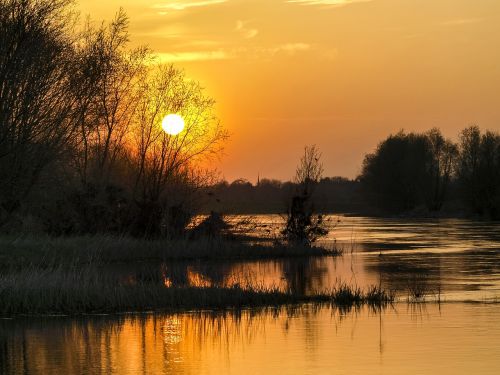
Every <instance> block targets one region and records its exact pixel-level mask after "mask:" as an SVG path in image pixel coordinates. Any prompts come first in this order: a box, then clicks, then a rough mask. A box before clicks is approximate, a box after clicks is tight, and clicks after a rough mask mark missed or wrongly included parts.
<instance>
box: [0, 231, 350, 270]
mask: <svg viewBox="0 0 500 375" xmlns="http://www.w3.org/2000/svg"><path fill="white" fill-rule="evenodd" d="M341 254H342V251H341V250H339V249H336V248H331V249H329V248H325V247H316V246H312V247H310V246H301V245H294V246H292V245H288V244H287V245H284V244H281V243H274V244H261V243H255V244H246V243H242V242H240V241H230V240H223V239H212V238H200V239H197V240H192V239H190V240H183V239H178V240H150V241H145V240H142V239H134V238H130V237H113V236H83V237H72V238H66V237H59V238H50V237H46V238H40V237H36V238H30V237H24V238H17V237H11V238H9V237H3V238H1V239H0V273H1V272H2V271H4V270H5V269H8V268H15V269H20V268H28V267H29V266H30V265H36V266H40V267H49V266H52V265H53V264H60V265H74V264H78V265H85V264H90V263H95V262H98V263H104V264H109V263H117V262H118V263H137V262H142V261H157V262H161V261H172V260H179V261H181V260H207V259H210V260H248V259H266V258H282V257H294V256H295V257H304V256H337V255H341Z"/></svg>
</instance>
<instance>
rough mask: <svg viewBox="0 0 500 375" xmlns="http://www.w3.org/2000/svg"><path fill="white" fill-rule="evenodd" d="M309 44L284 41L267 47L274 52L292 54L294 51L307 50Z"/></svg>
mask: <svg viewBox="0 0 500 375" xmlns="http://www.w3.org/2000/svg"><path fill="white" fill-rule="evenodd" d="M310 48H311V46H310V45H309V44H307V43H286V44H281V45H279V46H276V47H273V48H270V49H269V52H271V53H273V54H276V53H278V52H285V53H288V54H289V55H293V54H295V53H296V52H301V51H307V50H309V49H310Z"/></svg>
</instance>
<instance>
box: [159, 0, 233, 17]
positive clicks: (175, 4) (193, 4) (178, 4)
mask: <svg viewBox="0 0 500 375" xmlns="http://www.w3.org/2000/svg"><path fill="white" fill-rule="evenodd" d="M225 2H227V0H184V1H180V0H175V1H164V2H162V3H159V4H155V5H153V8H154V9H162V11H160V12H159V14H162V15H164V14H166V12H165V10H184V9H188V8H198V7H204V6H209V5H215V4H222V3H225Z"/></svg>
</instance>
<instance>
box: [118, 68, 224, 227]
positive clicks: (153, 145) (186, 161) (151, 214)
mask: <svg viewBox="0 0 500 375" xmlns="http://www.w3.org/2000/svg"><path fill="white" fill-rule="evenodd" d="M142 85H143V87H142V88H141V92H142V93H143V94H142V95H141V98H140V100H139V102H138V108H137V112H136V117H135V120H134V121H135V122H134V125H133V127H132V132H131V134H130V137H129V139H128V150H129V161H130V163H131V164H130V165H131V173H132V176H131V179H132V180H133V181H134V186H133V200H134V202H135V204H136V206H137V210H138V214H137V218H138V219H139V220H137V221H136V226H137V225H140V226H141V228H142V229H141V231H145V232H146V233H147V234H148V235H158V234H160V232H162V231H163V232H164V231H165V229H168V228H170V229H171V231H172V230H173V231H174V232H178V230H176V229H174V228H172V227H176V226H177V225H171V224H172V223H173V222H178V219H179V216H185V217H189V215H188V216H186V212H185V211H186V210H187V209H188V207H187V206H188V205H189V202H188V201H189V199H188V197H192V192H193V190H196V189H198V188H199V187H200V186H203V185H205V184H206V183H207V182H209V181H211V179H210V177H211V176H210V174H209V173H208V174H207V173H204V172H203V171H201V170H200V169H197V168H196V167H195V165H196V163H197V162H199V161H201V160H202V159H204V158H207V157H208V158H210V157H212V156H215V155H217V154H218V153H219V152H220V151H221V150H222V145H223V142H224V141H225V140H226V139H227V137H228V135H227V132H226V131H225V130H224V129H223V128H222V127H221V125H220V123H219V121H218V119H217V118H216V116H215V115H214V104H215V102H214V100H213V99H212V98H209V97H207V96H206V95H205V94H204V92H203V89H202V88H201V86H200V85H199V84H198V83H197V82H193V81H191V80H188V79H186V77H185V75H184V73H183V72H182V71H181V70H178V69H176V68H174V67H173V66H172V65H168V66H157V67H155V68H153V69H151V70H150V71H149V74H148V78H147V79H146V80H145V81H144V82H143V84H142ZM168 113H177V114H179V115H181V116H182V117H183V118H184V120H185V128H184V130H183V131H182V132H181V133H180V134H178V135H175V136H172V135H169V134H167V133H166V132H164V131H163V129H162V128H161V126H160V124H161V120H162V118H163V116H164V115H165V114H168ZM182 223H184V220H180V224H182ZM184 224H186V223H184Z"/></svg>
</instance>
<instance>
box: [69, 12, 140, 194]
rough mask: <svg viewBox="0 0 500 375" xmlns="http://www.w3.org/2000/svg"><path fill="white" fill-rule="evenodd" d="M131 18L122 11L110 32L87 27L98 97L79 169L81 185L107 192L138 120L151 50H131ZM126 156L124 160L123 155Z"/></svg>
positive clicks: (85, 125)
mask: <svg viewBox="0 0 500 375" xmlns="http://www.w3.org/2000/svg"><path fill="white" fill-rule="evenodd" d="M128 40H129V39H128V18H127V16H126V14H125V13H124V12H123V10H121V9H120V11H119V12H118V14H117V15H116V17H115V19H114V20H113V21H112V22H111V23H110V25H109V26H106V25H104V24H103V25H101V26H100V27H99V28H98V29H95V28H93V27H92V26H91V25H90V23H88V24H87V28H86V31H85V32H84V37H83V41H82V44H83V47H82V50H83V54H84V55H86V58H87V59H88V60H90V61H93V62H94V64H95V67H96V68H95V69H94V71H92V72H91V74H92V76H93V77H94V78H95V92H94V96H93V99H92V101H91V102H90V103H89V105H88V106H87V107H86V111H85V114H84V116H83V117H82V119H81V122H80V126H79V132H78V137H77V138H76V141H77V147H76V148H77V150H78V152H77V153H76V159H75V164H76V167H77V171H78V173H79V175H80V179H81V181H82V184H83V185H84V186H85V185H86V184H88V183H92V184H94V185H97V186H100V188H103V187H104V186H106V185H107V184H108V183H109V182H110V181H109V180H110V178H111V177H112V175H113V173H114V172H116V168H114V167H115V166H114V164H115V163H116V162H117V158H119V156H120V153H122V152H123V151H124V146H125V141H126V137H127V135H128V133H129V127H130V124H131V122H132V120H133V118H134V116H135V111H136V107H137V103H138V101H139V97H140V95H141V94H142V92H141V91H140V90H139V88H140V87H139V86H140V82H141V81H142V80H143V79H144V78H145V73H146V65H145V63H146V60H147V58H148V50H147V49H146V48H138V49H136V50H133V51H128V50H127V49H126V47H127V44H128ZM121 156H123V155H121Z"/></svg>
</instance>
